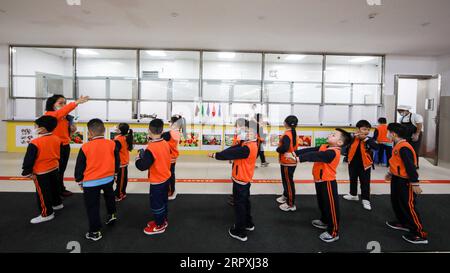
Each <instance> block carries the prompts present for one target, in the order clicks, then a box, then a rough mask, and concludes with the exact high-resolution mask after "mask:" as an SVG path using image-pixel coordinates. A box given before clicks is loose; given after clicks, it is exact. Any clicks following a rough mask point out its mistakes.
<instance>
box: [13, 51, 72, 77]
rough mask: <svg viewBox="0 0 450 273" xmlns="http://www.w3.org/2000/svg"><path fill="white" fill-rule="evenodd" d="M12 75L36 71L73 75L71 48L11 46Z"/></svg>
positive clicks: (28, 73) (31, 73)
mask: <svg viewBox="0 0 450 273" xmlns="http://www.w3.org/2000/svg"><path fill="white" fill-rule="evenodd" d="M12 52H13V55H12V62H13V66H12V67H13V75H31V76H35V75H36V74H37V73H41V74H53V75H59V76H69V77H73V60H72V59H73V58H72V57H73V54H72V49H71V48H44V47H42V48H41V47H13V49H12Z"/></svg>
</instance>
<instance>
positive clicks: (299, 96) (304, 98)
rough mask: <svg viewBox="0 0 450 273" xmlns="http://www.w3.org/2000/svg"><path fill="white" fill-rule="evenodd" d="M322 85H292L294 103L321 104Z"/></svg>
mask: <svg viewBox="0 0 450 273" xmlns="http://www.w3.org/2000/svg"><path fill="white" fill-rule="evenodd" d="M321 98H322V85H321V84H320V83H294V98H293V100H294V102H300V103H321Z"/></svg>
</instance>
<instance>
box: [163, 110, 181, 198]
mask: <svg viewBox="0 0 450 273" xmlns="http://www.w3.org/2000/svg"><path fill="white" fill-rule="evenodd" d="M169 122H170V130H169V131H168V132H164V133H163V134H162V136H161V137H162V138H163V139H164V140H165V141H167V143H169V146H170V173H171V176H170V183H169V197H168V200H174V199H175V198H177V192H176V190H175V182H176V178H175V165H176V163H177V158H178V156H179V154H180V153H179V151H178V144H179V143H180V139H181V133H180V130H181V128H182V127H183V117H182V116H180V115H174V116H172V117H171V118H170V121H169Z"/></svg>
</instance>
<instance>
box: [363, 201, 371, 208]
mask: <svg viewBox="0 0 450 273" xmlns="http://www.w3.org/2000/svg"><path fill="white" fill-rule="evenodd" d="M362 205H363V208H365V209H366V210H372V206H371V205H370V201H369V200H362Z"/></svg>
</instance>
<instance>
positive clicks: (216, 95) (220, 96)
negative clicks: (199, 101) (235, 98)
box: [203, 82, 230, 101]
mask: <svg viewBox="0 0 450 273" xmlns="http://www.w3.org/2000/svg"><path fill="white" fill-rule="evenodd" d="M229 98H230V84H229V83H209V82H203V100H211V101H229Z"/></svg>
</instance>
